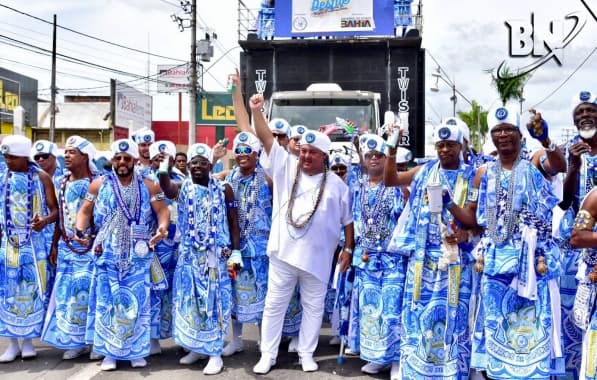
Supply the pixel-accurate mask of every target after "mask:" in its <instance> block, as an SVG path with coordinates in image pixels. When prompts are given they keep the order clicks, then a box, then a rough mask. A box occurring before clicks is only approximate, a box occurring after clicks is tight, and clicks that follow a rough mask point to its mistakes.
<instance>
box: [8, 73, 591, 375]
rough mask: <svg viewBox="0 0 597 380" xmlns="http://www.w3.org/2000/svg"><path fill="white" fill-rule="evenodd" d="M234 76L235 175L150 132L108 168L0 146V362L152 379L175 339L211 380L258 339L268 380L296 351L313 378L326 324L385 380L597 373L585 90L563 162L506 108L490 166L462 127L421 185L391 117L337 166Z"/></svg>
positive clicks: (449, 125) (443, 133) (495, 127)
mask: <svg viewBox="0 0 597 380" xmlns="http://www.w3.org/2000/svg"><path fill="white" fill-rule="evenodd" d="M231 80H232V81H233V82H234V83H235V86H233V87H234V89H233V92H232V98H233V104H234V110H235V115H236V118H237V123H238V127H239V129H240V132H239V133H238V134H237V135H236V137H235V139H234V141H233V144H232V151H233V154H234V157H235V161H236V163H235V165H234V167H233V168H232V169H231V170H225V171H223V172H219V173H216V171H215V170H214V165H215V163H216V162H217V161H218V160H219V159H220V158H222V157H224V155H225V154H226V149H227V148H226V146H225V143H224V142H219V143H218V144H216V145H215V146H213V147H210V146H208V145H206V144H193V145H191V146H190V147H189V149H188V151H187V152H186V153H181V152H177V151H176V147H175V145H174V144H173V143H172V142H169V141H155V135H154V133H153V132H152V131H150V130H141V131H138V132H137V133H136V134H135V135H133V136H132V138H130V139H121V140H117V141H114V142H113V143H112V144H111V147H110V151H111V154H112V157H111V160H110V163H111V165H108V166H106V165H104V164H103V163H101V162H100V161H99V160H97V157H95V156H96V150H95V148H94V147H93V144H92V143H91V142H89V141H88V140H87V139H85V138H82V137H80V136H71V137H69V138H68V139H67V140H66V144H65V147H64V165H63V167H61V166H60V165H58V164H57V158H58V153H57V151H58V148H57V146H56V145H55V144H54V143H52V142H50V141H45V140H39V141H35V142H33V143H32V142H31V140H29V139H28V138H26V137H24V136H19V135H11V136H7V137H5V138H4V139H3V140H2V142H1V145H0V146H1V152H2V155H3V158H4V163H3V164H2V165H3V166H2V167H1V168H0V170H1V174H0V178H2V180H1V181H2V183H1V184H0V205H2V207H3V209H4V212H1V213H0V228H1V234H2V235H1V236H2V241H1V246H0V298H1V301H2V302H0V337H2V338H5V339H8V340H9V344H8V348H7V349H6V351H5V352H4V353H3V354H2V355H1V356H0V362H2V363H6V362H12V361H14V360H15V359H17V358H18V357H21V358H23V359H26V358H34V357H35V356H36V351H35V347H34V345H33V342H32V339H34V338H40V339H41V341H43V342H45V343H47V344H49V345H51V346H54V347H56V348H58V349H61V350H64V354H63V359H64V360H69V359H73V358H77V357H79V356H81V355H89V356H90V359H92V360H93V359H95V360H100V359H102V362H101V369H102V370H114V369H116V368H117V362H118V361H119V360H120V361H130V364H131V366H132V367H144V366H146V365H147V363H146V361H145V358H146V357H148V356H149V355H158V354H160V353H161V346H160V340H162V339H168V338H172V339H173V340H174V341H175V342H176V343H177V344H178V345H180V346H181V347H183V348H184V349H185V350H186V351H187V352H188V353H187V354H186V355H185V356H184V357H182V358H181V359H180V363H181V364H186V365H188V364H192V363H195V362H197V361H199V360H201V359H208V360H207V364H206V365H205V367H204V368H203V373H204V374H206V375H213V374H217V373H219V372H221V371H222V369H223V365H224V362H223V360H222V357H228V356H231V355H234V354H235V353H237V352H241V351H242V350H243V349H244V347H243V339H242V329H243V324H257V325H258V326H259V328H260V351H261V358H260V360H259V362H258V363H256V364H255V366H254V367H253V372H254V373H256V374H266V373H268V372H269V371H270V370H271V369H272V367H274V366H275V365H276V361H277V357H278V350H279V345H280V342H281V339H282V337H283V336H286V337H291V338H292V340H291V343H290V345H289V351H294V352H297V353H298V356H299V359H300V363H301V366H302V369H303V371H305V372H312V371H317V370H318V364H317V362H316V361H315V359H314V357H313V355H314V352H315V350H316V348H317V344H318V341H319V335H320V329H321V326H322V321H323V320H324V319H327V320H329V321H330V322H331V325H332V329H333V331H334V334H335V335H336V336H335V337H334V338H333V339H332V342H330V344H340V345H341V349H340V356H342V357H343V356H344V355H349V354H350V355H358V356H360V358H361V359H362V360H364V361H366V364H365V365H364V366H363V367H362V369H361V370H362V371H363V372H364V373H368V374H377V373H381V372H384V371H388V372H389V375H390V378H391V379H392V380H398V379H442V380H445V379H469V378H470V379H482V378H490V379H550V378H553V377H554V376H557V377H558V378H567V379H593V380H595V379H597V312H596V310H595V299H596V295H597V249H596V248H597V234H595V233H594V231H595V230H596V228H595V219H596V218H597V193H596V192H594V191H593V187H594V179H595V178H596V177H597V173H595V171H596V170H597V134H596V132H597V103H596V100H595V96H594V95H593V94H591V93H590V92H586V91H583V92H580V93H579V94H578V96H576V97H575V100H574V104H573V110H572V120H573V123H574V125H575V126H576V127H577V129H578V135H577V136H576V137H574V138H573V139H572V140H571V141H570V142H568V143H567V144H566V145H565V146H561V147H558V146H556V144H555V143H554V142H553V141H552V140H551V139H550V135H549V126H548V124H547V122H546V121H545V119H544V118H543V116H542V115H541V114H540V113H537V112H535V111H534V110H532V112H531V114H530V116H531V118H530V121H529V122H528V123H522V124H521V121H520V115H519V114H518V113H517V112H516V110H515V109H513V108H511V107H508V106H500V107H497V108H495V109H492V110H490V111H489V113H488V117H487V119H488V120H487V121H488V127H489V138H490V139H491V141H492V143H493V145H494V146H495V155H494V156H486V155H482V154H477V153H475V152H474V151H473V150H472V149H471V148H470V146H469V145H468V144H469V142H470V141H469V139H470V138H469V130H468V127H467V125H466V124H465V123H464V122H463V121H462V120H460V119H458V118H454V117H452V118H447V119H445V120H443V121H442V122H441V124H440V125H439V126H437V127H436V129H435V131H434V134H433V141H434V144H435V148H436V151H437V157H436V158H433V159H430V160H428V161H427V162H425V163H423V164H421V165H418V166H415V167H411V168H410V169H409V168H408V167H407V166H406V165H405V164H406V163H408V162H409V161H411V159H412V154H411V153H410V152H409V151H408V150H406V149H404V148H401V147H397V142H398V141H399V140H400V135H401V128H404V127H406V126H405V125H400V122H399V121H398V120H397V121H396V123H394V124H392V125H388V126H386V127H385V128H384V131H383V132H384V133H383V135H382V136H380V135H377V134H370V133H364V134H358V133H356V134H353V135H351V136H350V137H351V138H353V141H354V144H355V146H356V148H357V149H356V151H355V152H353V153H352V154H350V155H348V154H345V153H342V152H337V151H333V150H332V151H331V150H330V149H331V141H330V137H329V136H328V135H327V134H326V133H324V132H322V131H319V130H317V129H314V128H312V127H313V126H309V127H311V128H309V127H307V126H302V125H296V126H291V125H289V124H288V122H286V121H285V120H282V119H274V120H270V121H268V120H267V119H266V118H265V116H264V115H263V113H262V111H261V110H262V109H263V105H264V100H263V97H262V95H260V94H256V95H253V96H252V97H251V98H250V100H249V104H248V106H249V108H250V113H251V114H252V119H253V120H252V122H251V118H250V117H249V110H248V109H247V108H246V107H245V104H244V101H243V97H242V94H241V92H240V89H241V88H242V86H241V84H240V79H239V77H238V74H233V75H231ZM546 119H547V117H546ZM525 138H526V139H535V140H537V141H538V142H539V143H540V145H541V146H542V148H541V149H539V150H536V151H534V152H529V151H528V150H527V149H526V145H525ZM96 164H97V165H96ZM229 330H230V331H229ZM229 332H230V336H231V339H229V341H228V342H226V340H227V335H228V333H229Z"/></svg>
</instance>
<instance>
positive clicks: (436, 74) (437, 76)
mask: <svg viewBox="0 0 597 380" xmlns="http://www.w3.org/2000/svg"><path fill="white" fill-rule="evenodd" d="M431 75H432V76H433V77H435V84H434V85H433V86H431V88H430V90H431V91H433V92H439V80H440V79H441V80H443V81H444V82H445V83H446V84H447V85H448V86H450V87H452V96H451V97H450V101H451V102H452V116H456V101H457V100H458V99H457V98H456V93H457V92H458V91H457V90H456V84H455V83H454V82H452V81H451V80H450V79H448V78H446V77H444V76H443V75H442V73H441V71H440V67H439V66H438V67H437V69H436V70H435V71H434V72H432V73H431ZM458 94H459V95H460V96H462V98H463V99H464V100H466V101H467V102H468V104H470V105H471V106H472V103H471V102H470V101H469V100H468V99H467V98H466V97H464V95H462V94H461V93H460V92H458Z"/></svg>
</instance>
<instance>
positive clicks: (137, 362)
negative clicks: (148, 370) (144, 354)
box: [131, 358, 147, 368]
mask: <svg viewBox="0 0 597 380" xmlns="http://www.w3.org/2000/svg"><path fill="white" fill-rule="evenodd" d="M146 365H147V361H146V360H145V359H143V358H137V359H133V360H131V367H133V368H143V367H145V366H146Z"/></svg>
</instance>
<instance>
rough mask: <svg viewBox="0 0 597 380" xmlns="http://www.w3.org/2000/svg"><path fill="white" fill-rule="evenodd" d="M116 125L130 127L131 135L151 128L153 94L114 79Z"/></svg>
mask: <svg viewBox="0 0 597 380" xmlns="http://www.w3.org/2000/svg"><path fill="white" fill-rule="evenodd" d="M112 86H113V92H112V93H113V94H114V98H113V99H112V101H113V102H114V114H115V115H114V126H115V127H121V128H126V129H128V132H129V135H131V134H133V133H135V132H136V131H138V130H139V129H142V128H147V129H151V106H152V99H151V96H149V95H146V94H144V93H142V92H141V91H138V90H136V89H134V88H132V87H130V86H127V85H126V84H124V83H122V82H120V81H117V80H115V79H113V80H112Z"/></svg>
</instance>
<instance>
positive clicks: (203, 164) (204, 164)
mask: <svg viewBox="0 0 597 380" xmlns="http://www.w3.org/2000/svg"><path fill="white" fill-rule="evenodd" d="M209 164H210V162H209V161H207V160H202V159H192V160H191V161H190V162H189V165H193V166H199V167H200V168H207V167H208V166H209Z"/></svg>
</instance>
